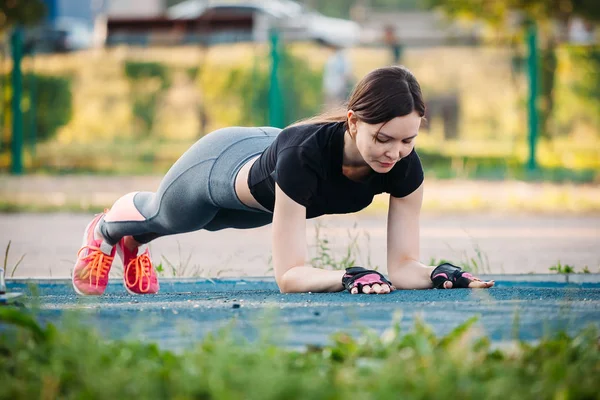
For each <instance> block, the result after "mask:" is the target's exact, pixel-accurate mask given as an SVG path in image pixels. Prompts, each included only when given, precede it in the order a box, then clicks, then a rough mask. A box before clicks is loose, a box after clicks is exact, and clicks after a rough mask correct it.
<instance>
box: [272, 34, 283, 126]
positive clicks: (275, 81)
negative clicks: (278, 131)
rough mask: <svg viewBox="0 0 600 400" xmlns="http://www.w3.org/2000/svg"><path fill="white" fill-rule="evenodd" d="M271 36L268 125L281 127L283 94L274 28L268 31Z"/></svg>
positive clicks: (277, 41) (277, 35) (276, 35)
mask: <svg viewBox="0 0 600 400" xmlns="http://www.w3.org/2000/svg"><path fill="white" fill-rule="evenodd" d="M270 38H271V75H270V79H269V125H270V126H274V127H277V128H283V124H284V122H283V96H282V95H281V85H280V82H279V61H280V58H281V56H280V53H279V34H278V32H277V31H276V30H275V29H272V30H271V32H270Z"/></svg>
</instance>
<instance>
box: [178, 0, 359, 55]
mask: <svg viewBox="0 0 600 400" xmlns="http://www.w3.org/2000/svg"><path fill="white" fill-rule="evenodd" d="M239 14H243V15H245V14H252V16H253V19H254V29H253V39H254V40H257V41H262V40H266V38H267V36H268V33H269V30H270V29H271V28H276V29H277V30H278V31H279V33H280V34H281V36H282V37H283V38H284V39H285V40H318V41H322V42H327V43H331V44H335V45H339V46H346V45H348V46H349V45H353V44H356V43H358V41H359V40H360V36H361V27H360V25H359V24H357V23H356V22H354V21H350V20H345V19H341V18H332V17H327V16H325V15H323V14H321V13H319V12H317V11H314V10H310V9H308V8H307V7H306V6H304V5H302V4H299V3H297V2H295V1H292V0H240V1H235V0H218V1H210V0H187V1H184V2H182V3H179V4H177V5H175V6H172V7H170V8H169V9H168V10H167V16H168V17H169V18H170V19H191V18H201V17H206V16H207V15H210V16H212V17H215V18H218V17H219V16H220V15H239Z"/></svg>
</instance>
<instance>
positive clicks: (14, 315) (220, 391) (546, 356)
mask: <svg viewBox="0 0 600 400" xmlns="http://www.w3.org/2000/svg"><path fill="white" fill-rule="evenodd" d="M74 321H75V318H72V319H70V320H69V323H61V328H57V327H56V326H54V325H53V324H49V325H47V326H45V327H43V326H40V325H38V323H37V322H36V321H35V319H34V318H33V317H32V316H31V315H29V314H27V313H25V312H22V311H19V310H18V309H16V308H12V307H3V308H0V322H3V323H4V326H5V327H7V328H6V329H3V330H2V331H0V387H1V388H2V390H0V399H11V400H13V399H33V398H41V399H54V398H61V399H75V398H77V399H83V398H85V399H115V398H139V399H155V398H173V399H242V398H243V399H261V400H263V399H311V400H312V399H349V398H358V399H398V398H402V399H447V398H458V399H484V398H485V399H502V400H504V399H506V398H511V399H592V398H597V394H598V390H599V384H598V376H599V374H600V352H599V351H598V336H599V331H598V329H597V328H593V327H590V328H588V329H585V330H583V331H581V332H580V333H579V334H578V335H577V336H575V337H570V336H568V335H566V334H562V333H561V334H555V335H554V336H551V337H550V336H549V337H546V338H543V339H541V340H540V341H539V342H538V343H536V344H531V343H525V342H519V341H516V342H514V346H512V347H511V348H505V349H504V350H502V348H498V347H494V346H492V344H491V342H490V340H489V338H487V337H485V336H483V335H481V334H478V333H477V330H476V329H475V327H474V324H475V322H476V321H475V319H471V320H469V321H467V322H465V323H464V324H462V325H461V326H459V327H458V328H456V329H454V330H453V331H452V332H451V333H449V334H448V335H446V336H443V337H437V336H436V335H435V334H434V333H433V332H432V331H431V329H430V328H429V327H428V326H426V325H424V324H423V323H421V322H416V324H415V326H414V328H413V330H412V331H410V332H401V331H400V329H399V328H398V325H397V324H395V325H393V326H392V327H391V328H389V329H388V330H386V331H385V332H384V333H383V334H381V335H377V334H376V333H374V332H372V331H365V332H364V333H363V334H362V335H361V336H359V337H354V336H350V335H348V334H346V333H343V332H340V333H337V334H335V335H333V336H332V337H331V340H330V344H328V345H326V346H323V347H309V348H307V349H303V350H290V349H286V348H283V347H280V346H277V345H275V344H273V343H274V341H273V337H270V336H269V335H268V334H263V335H262V336H261V337H260V338H259V339H257V340H256V341H254V342H248V341H246V340H244V339H241V338H239V337H238V336H239V335H237V336H236V334H235V327H234V326H231V327H229V328H227V329H224V330H221V331H219V332H216V333H214V334H211V335H208V336H207V337H205V338H204V339H203V340H202V341H201V342H198V343H197V344H196V345H195V346H193V347H190V348H188V349H185V350H183V351H181V352H178V353H173V352H171V351H166V350H163V349H161V348H159V347H158V346H157V345H156V344H152V343H142V342H137V341H109V340H105V339H103V338H102V337H101V336H100V335H99V334H98V333H97V332H95V331H94V330H92V329H90V328H87V327H84V326H82V325H81V323H77V322H74Z"/></svg>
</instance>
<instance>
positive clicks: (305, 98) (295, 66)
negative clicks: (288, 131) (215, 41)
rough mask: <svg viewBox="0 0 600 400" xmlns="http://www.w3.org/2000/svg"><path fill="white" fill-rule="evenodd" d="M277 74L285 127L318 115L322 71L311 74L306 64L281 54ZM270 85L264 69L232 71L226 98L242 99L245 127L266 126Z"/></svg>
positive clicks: (253, 67)
mask: <svg viewBox="0 0 600 400" xmlns="http://www.w3.org/2000/svg"><path fill="white" fill-rule="evenodd" d="M279 74H280V75H279V78H280V82H281V88H282V92H283V109H284V124H285V125H288V124H290V123H292V122H295V121H297V120H299V119H302V118H307V117H309V116H312V115H315V114H317V113H318V112H319V111H320V105H321V104H322V98H321V93H322V91H321V77H322V72H321V71H314V70H313V69H311V68H310V66H309V65H308V63H307V62H306V61H304V60H303V59H301V58H299V57H297V56H294V55H293V54H292V53H291V52H289V51H285V50H284V51H282V53H281V64H280V71H279ZM269 84H270V82H269V69H268V68H267V66H265V65H262V66H261V65H258V64H257V63H255V64H254V65H253V66H252V67H250V68H236V69H234V70H233V71H231V73H230V76H229V78H228V82H227V85H226V91H227V93H228V94H229V96H231V97H234V98H236V99H241V102H242V105H241V109H242V111H241V112H242V120H243V121H244V124H247V125H249V126H264V125H267V124H268V121H269V115H268V110H269V107H268V105H269Z"/></svg>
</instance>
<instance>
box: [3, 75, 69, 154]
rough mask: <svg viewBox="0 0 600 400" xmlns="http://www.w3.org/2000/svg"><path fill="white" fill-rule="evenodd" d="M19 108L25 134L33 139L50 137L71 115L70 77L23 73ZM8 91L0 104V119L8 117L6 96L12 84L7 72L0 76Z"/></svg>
mask: <svg viewBox="0 0 600 400" xmlns="http://www.w3.org/2000/svg"><path fill="white" fill-rule="evenodd" d="M22 79H23V93H22V96H23V97H22V102H21V110H22V112H23V122H24V123H23V129H24V135H25V137H26V138H30V137H32V136H33V133H34V132H35V139H36V141H37V142H43V141H47V140H50V139H52V138H53V137H54V136H55V135H56V132H57V131H58V129H59V128H61V127H63V126H65V125H67V124H68V123H69V121H71V118H72V116H73V96H72V92H71V86H72V85H71V78H68V77H64V76H51V75H39V74H23V78H22ZM0 80H2V82H3V83H4V84H5V85H6V87H5V88H4V90H5V91H7V93H8V95H7V96H6V97H5V100H6V99H8V100H9V101H5V102H4V104H3V106H2V107H0V119H1V120H2V121H3V122H4V121H11V120H12V109H11V103H10V99H11V98H12V85H11V79H10V75H6V76H1V77H0Z"/></svg>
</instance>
